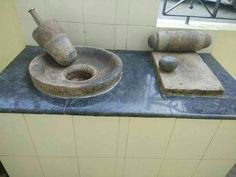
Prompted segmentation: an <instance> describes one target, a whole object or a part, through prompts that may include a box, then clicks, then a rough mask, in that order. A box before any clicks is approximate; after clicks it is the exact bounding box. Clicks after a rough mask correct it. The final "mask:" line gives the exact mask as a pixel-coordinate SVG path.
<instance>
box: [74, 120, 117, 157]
mask: <svg viewBox="0 0 236 177" xmlns="http://www.w3.org/2000/svg"><path fill="white" fill-rule="evenodd" d="M74 123H75V132H76V139H77V143H78V148H79V149H78V152H79V156H80V157H115V156H116V152H117V139H118V126H119V118H112V117H106V118H105V117H74Z"/></svg>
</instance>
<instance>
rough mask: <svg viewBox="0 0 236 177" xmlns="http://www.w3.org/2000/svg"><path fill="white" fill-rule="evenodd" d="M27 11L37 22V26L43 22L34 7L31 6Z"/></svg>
mask: <svg viewBox="0 0 236 177" xmlns="http://www.w3.org/2000/svg"><path fill="white" fill-rule="evenodd" d="M29 13H30V14H31V15H32V17H33V18H34V21H35V22H36V23H37V25H38V26H39V25H40V24H42V23H43V20H42V18H41V17H40V16H39V14H38V13H37V12H36V10H35V8H31V9H30V10H29Z"/></svg>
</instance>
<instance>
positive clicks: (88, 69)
mask: <svg viewBox="0 0 236 177" xmlns="http://www.w3.org/2000/svg"><path fill="white" fill-rule="evenodd" d="M76 50H77V53H78V56H77V59H76V60H75V61H74V62H73V63H72V64H71V65H70V66H67V67H63V66H60V65H59V64H57V63H56V62H55V61H54V60H53V59H52V58H51V56H50V55H48V54H46V53H45V54H42V55H38V56H36V57H35V58H34V59H33V60H32V61H31V63H30V65H29V73H30V76H31V79H32V81H33V84H34V86H35V87H36V88H37V89H38V90H39V91H41V92H43V93H44V94H47V95H50V96H55V97H62V98H86V97H92V96H97V95H100V94H103V93H106V92H108V91H109V90H111V89H112V88H113V87H115V86H116V84H117V83H119V81H120V79H121V77H122V68H123V64H122V61H121V60H120V58H119V57H118V56H117V55H115V54H113V53H112V52H109V51H107V50H104V49H100V48H93V47H78V48H76Z"/></svg>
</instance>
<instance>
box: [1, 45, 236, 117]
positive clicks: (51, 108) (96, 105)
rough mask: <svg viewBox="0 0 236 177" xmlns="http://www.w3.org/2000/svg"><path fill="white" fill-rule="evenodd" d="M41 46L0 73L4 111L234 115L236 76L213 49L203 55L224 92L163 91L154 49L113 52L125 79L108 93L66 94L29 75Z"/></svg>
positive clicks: (76, 113) (129, 114)
mask: <svg viewBox="0 0 236 177" xmlns="http://www.w3.org/2000/svg"><path fill="white" fill-rule="evenodd" d="M42 52H43V50H42V48H41V47H34V46H26V48H25V49H24V50H23V51H22V52H21V53H20V54H19V55H18V56H17V57H16V58H15V59H14V60H13V61H12V62H11V63H10V64H9V65H8V67H7V68H5V69H4V70H3V72H2V73H1V74H0V83H1V84H0V112H4V113H31V114H68V115H92V116H94V115H96V116H121V117H122V116H124V117H127V116H128V117H130V116H132V117H145V118H151V117H152V118H157V117H158V118H163V117H174V118H176V117H178V118H188V119H190V118H192V119H224V120H225V119H233V120H236V92H235V90H236V80H235V79H234V78H233V77H232V76H230V74H229V73H228V72H227V71H226V70H225V69H224V68H223V67H222V66H221V65H220V64H219V63H218V62H217V60H215V59H214V57H213V56H212V55H210V54H200V56H201V57H202V59H203V61H204V62H205V63H206V64H207V65H208V67H209V68H210V69H211V70H212V71H213V72H214V74H215V75H216V76H217V78H218V79H219V80H220V82H221V83H222V85H223V86H224V89H225V92H224V95H222V96H218V97H215V96H214V97H212V96H204V97H202V96H192V95H186V96H178V95H176V96H168V95H166V94H162V92H161V91H160V83H159V82H158V81H157V80H156V77H155V74H156V73H155V70H154V68H153V65H152V61H153V60H152V57H151V53H150V52H144V51H127V50H124V51H113V52H114V53H115V54H116V55H118V56H119V57H120V59H121V60H122V63H123V75H122V79H121V81H120V82H119V83H118V84H117V85H116V87H115V88H113V89H112V90H111V91H109V92H107V93H106V94H103V95H100V96H96V97H90V98H79V99H78V98H75V99H63V98H55V97H51V96H47V95H45V94H43V93H42V92H40V91H38V90H37V89H36V88H35V87H34V85H33V83H32V81H31V78H30V75H29V71H28V66H29V64H30V62H31V60H32V59H33V58H34V57H35V56H37V55H40V54H42Z"/></svg>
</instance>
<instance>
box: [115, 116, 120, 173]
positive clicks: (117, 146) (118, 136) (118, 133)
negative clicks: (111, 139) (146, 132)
mask: <svg viewBox="0 0 236 177" xmlns="http://www.w3.org/2000/svg"><path fill="white" fill-rule="evenodd" d="M119 140H120V117H119V119H118V131H117V140H116V162H115V175H114V176H115V177H117V164H118V152H119V149H118V148H119Z"/></svg>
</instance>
